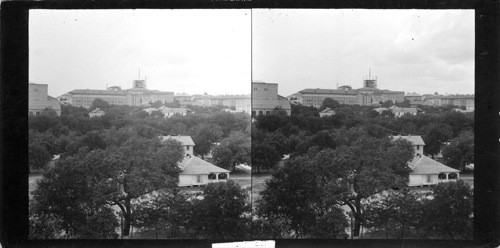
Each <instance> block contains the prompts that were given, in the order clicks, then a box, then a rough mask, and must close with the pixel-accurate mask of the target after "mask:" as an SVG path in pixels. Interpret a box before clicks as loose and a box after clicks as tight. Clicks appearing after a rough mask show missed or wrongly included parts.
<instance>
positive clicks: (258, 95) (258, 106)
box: [252, 82, 292, 116]
mask: <svg viewBox="0 0 500 248" xmlns="http://www.w3.org/2000/svg"><path fill="white" fill-rule="evenodd" d="M275 108H281V109H282V110H284V111H285V112H286V113H287V115H290V114H291V112H292V109H291V106H290V101H289V100H288V99H286V98H285V97H282V96H280V95H278V84H274V83H264V82H252V116H255V115H263V114H269V113H270V112H271V111H273V110H274V109H275Z"/></svg>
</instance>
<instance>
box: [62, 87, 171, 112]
mask: <svg viewBox="0 0 500 248" xmlns="http://www.w3.org/2000/svg"><path fill="white" fill-rule="evenodd" d="M97 98H99V99H102V100H104V101H106V102H108V103H110V104H115V105H130V106H145V105H148V104H149V103H150V102H156V101H161V102H163V103H165V102H166V103H171V102H173V101H174V93H173V92H166V91H158V90H148V89H147V88H146V81H145V80H134V82H133V88H131V89H126V90H122V89H121V87H119V86H111V87H108V88H107V89H105V90H91V89H76V90H72V91H70V92H68V93H66V94H64V95H61V96H60V97H58V99H59V101H60V102H61V103H66V104H71V105H73V106H76V107H84V108H90V106H91V105H92V102H93V101H94V100H95V99H97Z"/></svg>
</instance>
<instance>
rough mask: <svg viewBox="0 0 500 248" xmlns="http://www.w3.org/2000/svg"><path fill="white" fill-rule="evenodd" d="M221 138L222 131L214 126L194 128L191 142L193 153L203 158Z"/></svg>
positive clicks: (201, 125)
mask: <svg viewBox="0 0 500 248" xmlns="http://www.w3.org/2000/svg"><path fill="white" fill-rule="evenodd" d="M221 136H222V130H221V128H220V127H219V126H217V125H214V124H200V125H198V126H197V127H196V128H195V135H194V137H193V141H194V143H195V146H194V150H193V151H194V153H195V154H196V155H201V158H204V156H205V154H208V153H209V152H210V151H211V149H212V146H213V144H214V143H215V142H217V141H218V140H219V139H220V138H221Z"/></svg>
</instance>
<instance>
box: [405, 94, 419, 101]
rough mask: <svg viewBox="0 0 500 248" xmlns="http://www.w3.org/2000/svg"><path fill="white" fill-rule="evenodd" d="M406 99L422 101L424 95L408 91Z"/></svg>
mask: <svg viewBox="0 0 500 248" xmlns="http://www.w3.org/2000/svg"><path fill="white" fill-rule="evenodd" d="M405 100H408V101H410V102H411V101H422V100H423V96H422V95H420V94H418V93H415V92H413V93H406V94H405Z"/></svg>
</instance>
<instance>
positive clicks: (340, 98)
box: [288, 79, 404, 108]
mask: <svg viewBox="0 0 500 248" xmlns="http://www.w3.org/2000/svg"><path fill="white" fill-rule="evenodd" d="M288 98H289V99H291V100H292V99H293V100H294V101H296V102H298V103H300V104H302V105H305V106H313V107H316V108H319V107H321V104H322V103H323V101H324V100H325V99H326V98H331V99H333V100H335V101H337V102H339V103H340V104H347V105H362V106H371V105H376V104H378V103H379V102H386V101H388V100H391V101H392V102H394V103H395V102H402V101H404V92H403V91H391V90H381V89H378V88H377V79H366V80H364V81H363V88H360V89H352V87H351V86H350V85H343V86H340V87H338V88H337V89H319V88H316V89H311V88H307V89H303V90H301V91H299V92H297V93H295V94H292V95H290V96H289V97H288Z"/></svg>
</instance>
